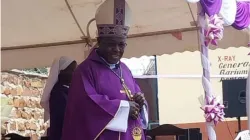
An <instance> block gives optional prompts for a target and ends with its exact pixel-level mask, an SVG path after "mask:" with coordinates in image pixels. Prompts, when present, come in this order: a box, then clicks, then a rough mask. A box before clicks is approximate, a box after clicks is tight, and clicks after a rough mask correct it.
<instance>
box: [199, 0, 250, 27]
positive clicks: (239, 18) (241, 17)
mask: <svg viewBox="0 0 250 140" xmlns="http://www.w3.org/2000/svg"><path fill="white" fill-rule="evenodd" d="M200 3H201V6H202V8H203V10H204V11H205V13H206V14H207V15H208V16H213V15H215V14H219V12H220V9H221V6H222V0H200ZM249 24H250V2H249V1H237V12H236V17H235V22H234V23H233V24H232V26H233V27H234V28H235V29H237V30H242V29H245V28H247V27H248V26H250V25H249Z"/></svg>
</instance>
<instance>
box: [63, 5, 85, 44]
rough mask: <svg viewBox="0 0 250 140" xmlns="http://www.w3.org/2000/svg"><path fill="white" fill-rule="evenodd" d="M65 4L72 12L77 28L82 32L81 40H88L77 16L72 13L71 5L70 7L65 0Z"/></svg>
mask: <svg viewBox="0 0 250 140" xmlns="http://www.w3.org/2000/svg"><path fill="white" fill-rule="evenodd" d="M65 3H66V5H67V7H68V9H69V11H70V13H71V15H72V17H73V19H74V20H75V22H76V25H77V27H78V28H79V30H80V32H81V33H82V35H83V36H82V37H81V38H82V39H86V35H85V34H84V32H83V30H82V28H81V26H80V24H79V22H78V21H77V19H76V16H75V15H74V13H73V11H72V9H71V7H70V5H69V2H68V0H65ZM86 40H87V39H86Z"/></svg>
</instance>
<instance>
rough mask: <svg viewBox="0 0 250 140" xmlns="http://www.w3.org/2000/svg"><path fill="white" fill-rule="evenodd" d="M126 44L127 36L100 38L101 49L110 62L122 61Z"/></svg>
mask: <svg viewBox="0 0 250 140" xmlns="http://www.w3.org/2000/svg"><path fill="white" fill-rule="evenodd" d="M126 46H127V44H126V38H118V37H117V38H116V37H106V38H101V39H100V40H99V51H100V53H101V54H102V55H103V56H102V57H104V59H105V60H106V61H107V62H108V63H110V64H116V63H117V62H118V61H120V59H121V58H122V56H123V53H124V49H125V47H126Z"/></svg>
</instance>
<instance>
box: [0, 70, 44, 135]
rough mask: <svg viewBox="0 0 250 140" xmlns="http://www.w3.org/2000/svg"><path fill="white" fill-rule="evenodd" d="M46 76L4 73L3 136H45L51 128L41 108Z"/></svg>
mask: <svg viewBox="0 0 250 140" xmlns="http://www.w3.org/2000/svg"><path fill="white" fill-rule="evenodd" d="M45 80H46V76H39V75H34V74H33V75H31V74H24V73H21V72H2V73H1V122H2V123H1V125H2V126H1V128H2V133H5V134H6V133H18V134H20V135H23V136H33V137H34V135H35V136H37V137H40V136H41V135H43V134H44V132H45V130H46V129H47V127H48V124H47V123H44V121H43V112H44V110H43V109H42V107H41V106H40V99H41V94H42V91H43V87H44V84H45Z"/></svg>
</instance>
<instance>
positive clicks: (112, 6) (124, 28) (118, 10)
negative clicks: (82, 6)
mask: <svg viewBox="0 0 250 140" xmlns="http://www.w3.org/2000/svg"><path fill="white" fill-rule="evenodd" d="M131 13H132V12H131V9H130V8H129V5H128V3H127V2H126V1H125V0H106V1H105V2H104V3H102V4H101V5H100V7H99V8H98V9H97V11H96V15H95V20H96V26H97V30H98V37H127V35H128V31H129V27H130V23H131Z"/></svg>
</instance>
